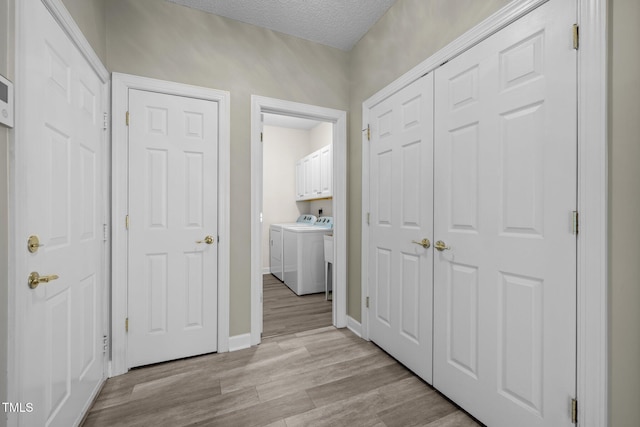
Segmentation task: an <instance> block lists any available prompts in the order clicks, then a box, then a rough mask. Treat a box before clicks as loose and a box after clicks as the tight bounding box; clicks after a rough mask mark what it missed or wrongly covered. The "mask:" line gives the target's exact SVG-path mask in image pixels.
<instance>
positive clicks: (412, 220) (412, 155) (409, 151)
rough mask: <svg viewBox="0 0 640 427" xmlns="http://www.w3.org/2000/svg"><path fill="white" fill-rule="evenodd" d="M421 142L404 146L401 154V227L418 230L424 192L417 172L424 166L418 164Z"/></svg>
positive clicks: (413, 142) (420, 157)
mask: <svg viewBox="0 0 640 427" xmlns="http://www.w3.org/2000/svg"><path fill="white" fill-rule="evenodd" d="M421 142H422V141H412V142H410V143H409V144H407V145H404V146H403V147H402V148H401V149H400V150H401V152H402V166H401V169H400V170H401V172H400V173H401V174H402V213H401V215H402V227H404V228H414V229H417V230H419V229H420V227H421V225H422V224H420V221H421V219H422V218H421V215H420V214H421V212H420V208H421V206H420V199H421V198H422V193H423V192H424V191H425V189H424V188H422V187H421V186H420V184H421V182H420V179H419V174H418V173H417V171H419V170H420V169H421V168H423V167H424V166H423V165H421V164H420V160H421V159H422V156H421V153H420V150H421V149H422V144H421Z"/></svg>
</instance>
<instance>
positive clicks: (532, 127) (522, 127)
mask: <svg viewBox="0 0 640 427" xmlns="http://www.w3.org/2000/svg"><path fill="white" fill-rule="evenodd" d="M543 116H544V104H543V103H535V104H533V105H527V106H525V107H524V108H520V109H518V110H516V111H510V112H508V113H506V114H503V115H502V138H501V141H502V174H501V178H502V183H501V186H502V189H503V196H502V197H503V199H502V200H503V202H502V203H503V213H502V218H503V221H504V224H503V225H502V230H503V231H504V232H505V233H513V234H516V235H529V236H539V237H542V235H543V231H544V230H543V227H544V208H545V206H544V148H545V147H544V144H543V141H544V132H543V130H542V129H540V128H539V124H540V122H541V121H542V118H543Z"/></svg>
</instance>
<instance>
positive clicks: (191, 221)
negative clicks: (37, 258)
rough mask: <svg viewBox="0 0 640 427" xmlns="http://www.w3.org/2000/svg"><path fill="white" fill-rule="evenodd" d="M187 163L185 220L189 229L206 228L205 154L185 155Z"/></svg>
mask: <svg viewBox="0 0 640 427" xmlns="http://www.w3.org/2000/svg"><path fill="white" fill-rule="evenodd" d="M184 162H185V174H186V177H185V182H186V186H185V187H186V188H185V198H186V200H185V204H184V206H185V208H186V212H185V219H186V224H185V227H187V228H199V229H203V228H204V222H203V217H204V187H203V177H204V154H203V153H184Z"/></svg>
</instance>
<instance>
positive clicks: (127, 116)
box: [125, 111, 129, 126]
mask: <svg viewBox="0 0 640 427" xmlns="http://www.w3.org/2000/svg"><path fill="white" fill-rule="evenodd" d="M125 121H126V123H127V126H129V112H128V111H127V114H126V117H125Z"/></svg>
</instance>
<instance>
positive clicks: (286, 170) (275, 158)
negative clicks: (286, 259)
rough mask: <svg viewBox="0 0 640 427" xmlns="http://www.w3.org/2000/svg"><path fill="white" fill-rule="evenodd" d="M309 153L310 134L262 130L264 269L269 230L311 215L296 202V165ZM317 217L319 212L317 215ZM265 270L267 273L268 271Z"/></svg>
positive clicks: (306, 205) (265, 127) (307, 207)
mask: <svg viewBox="0 0 640 427" xmlns="http://www.w3.org/2000/svg"><path fill="white" fill-rule="evenodd" d="M310 152H311V149H310V131H308V130H304V129H291V128H284V127H278V126H268V125H265V126H264V129H263V180H262V183H263V184H262V185H263V188H262V191H263V193H262V194H263V197H262V200H263V201H262V215H263V222H262V266H263V271H268V269H269V226H270V225H271V224H277V223H283V222H294V221H295V220H296V219H297V218H298V216H299V215H301V214H305V213H313V212H310V211H309V209H310V207H309V203H310V202H296V161H297V160H298V159H300V158H302V157H304V156H306V155H307V154H308V153H310ZM314 215H316V216H317V212H315V214H314ZM265 269H266V270H265Z"/></svg>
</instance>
